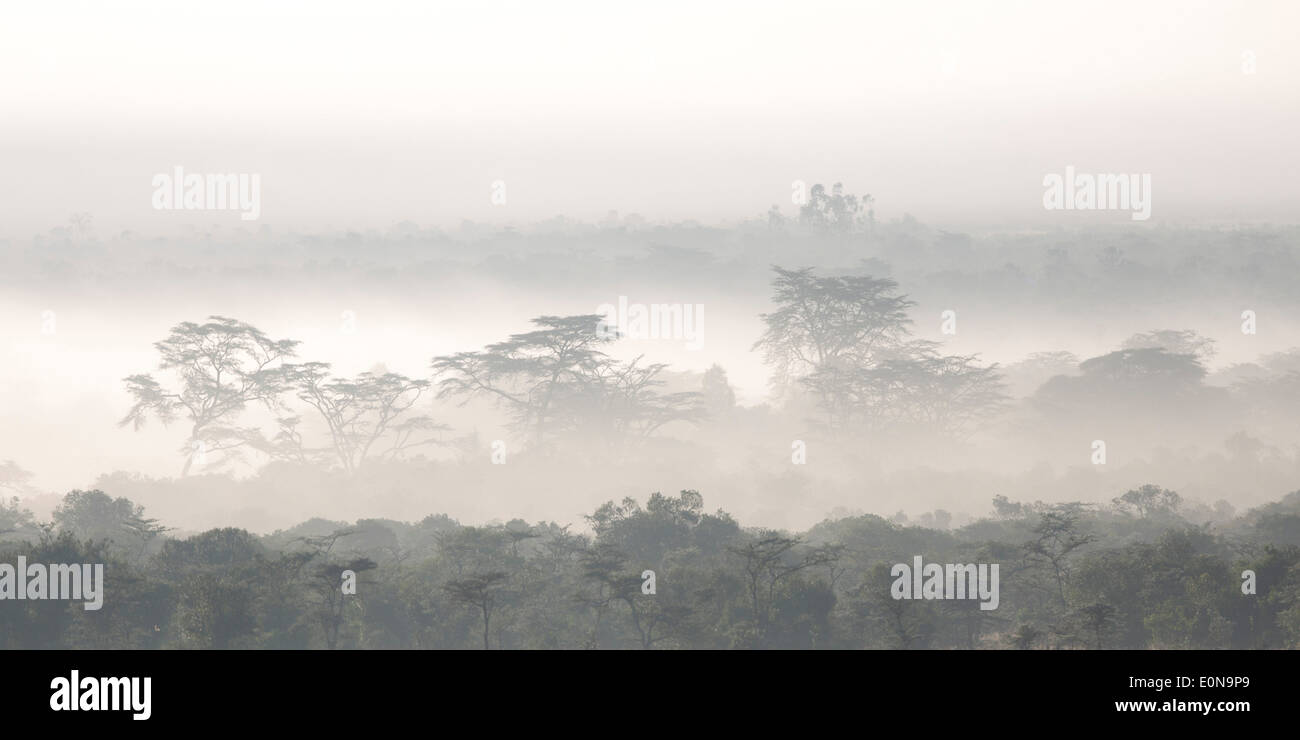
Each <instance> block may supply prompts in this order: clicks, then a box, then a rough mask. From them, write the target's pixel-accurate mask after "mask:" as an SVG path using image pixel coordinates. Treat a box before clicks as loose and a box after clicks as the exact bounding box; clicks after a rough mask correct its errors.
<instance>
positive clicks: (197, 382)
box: [119, 316, 298, 475]
mask: <svg viewBox="0 0 1300 740" xmlns="http://www.w3.org/2000/svg"><path fill="white" fill-rule="evenodd" d="M297 345H298V342H296V341H293V340H289V339H271V338H270V337H268V336H267V335H266V334H264V333H263V332H262V331H261V330H259V329H257V328H256V327H254V326H251V325H249V324H246V323H244V322H242V321H237V320H235V319H231V318H226V317H224V316H209V317H208V320H207V321H206V322H205V323H202V324H196V323H194V322H190V321H186V322H183V323H180V324H177V325H176V326H174V327H172V329H171V333H170V334H168V335H167V338H166V339H164V340H162V341H160V342H156V343H155V344H154V347H155V348H157V350H158V353H159V355H161V360H160V361H159V363H158V369H159V370H162V371H166V372H169V373H170V374H172V375H173V376H174V380H175V384H174V385H171V386H166V385H164V384H163V383H161V382H159V381H158V380H156V379H155V378H154V377H153V375H151V374H147V373H146V374H140V375H131V376H128V377H127V378H125V379H124V382H125V383H126V388H127V391H128V392H129V393H130V394H131V395H132V396H133V397H134V398H135V405H134V406H132V407H131V410H130V412H128V413H127V415H126V416H125V417H124V418H123V419H122V421H121V422H119V425H121V426H125V425H127V424H131V425H132V426H133V428H135V429H139V428H140V427H141V426H143V425H144V423H145V421H146V420H147V419H148V418H149V417H150V416H154V417H156V418H157V419H158V420H159V421H161V422H163V424H168V423H170V422H172V421H175V420H176V419H177V418H184V419H185V420H186V421H188V422H189V424H190V433H189V439H188V440H186V443H185V446H184V447H183V448H182V452H183V454H185V465H184V467H183V468H182V469H181V475H187V474H188V473H189V471H190V467H191V465H193V463H194V454H193V452H194V450H195V449H196V445H202V450H203V451H204V452H205V453H207V452H219V451H222V450H230V449H234V448H236V447H240V446H243V445H245V444H247V443H248V441H249V439H250V433H255V430H247V429H239V428H237V427H234V426H232V424H233V423H234V421H235V419H236V418H237V417H238V416H239V414H240V412H242V411H243V410H244V408H245V407H247V406H248V404H250V403H260V404H263V405H265V406H266V407H268V408H274V407H275V405H276V404H277V403H278V398H279V396H280V394H281V393H283V392H284V391H285V390H286V388H287V383H288V378H287V373H286V368H285V366H284V361H285V360H286V359H288V358H291V357H293V356H294V351H295V347H297Z"/></svg>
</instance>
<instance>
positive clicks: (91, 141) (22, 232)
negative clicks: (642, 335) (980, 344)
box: [0, 2, 1300, 238]
mask: <svg viewBox="0 0 1300 740" xmlns="http://www.w3.org/2000/svg"><path fill="white" fill-rule="evenodd" d="M354 13H355V14H354ZM1297 21H1300V6H1298V5H1297V4H1296V3H1293V2H1241V3H1228V2H1144V3H1139V4H1134V3H1130V2H1093V3H1086V4H1078V5H1075V6H1072V7H1066V6H1065V5H1063V4H1058V3H1035V2H997V3H978V4H977V3H962V2H952V3H867V2H862V3H825V2H820V3H819V2H806V3H800V4H798V5H797V6H795V5H791V4H788V3H786V4H783V5H778V4H774V3H755V2H745V3H722V2H717V3H707V4H701V3H676V2H669V3H655V4H653V5H633V4H625V3H617V4H616V3H607V2H606V3H598V2H592V3H503V2H476V3H455V4H451V3H398V2H370V3H366V4H365V5H364V13H362V6H358V5H355V4H353V3H337V2H285V3H275V4H266V3H257V2H226V3H222V4H221V5H219V6H214V7H212V8H208V9H194V10H192V11H189V12H187V13H186V14H185V15H184V17H181V16H179V15H177V14H176V13H175V12H174V10H173V5H172V4H170V3H167V2H156V3H155V2H123V3H114V4H113V5H112V6H109V5H108V4H104V3H98V2H42V3H30V4H28V3H23V4H19V3H11V4H7V5H6V7H5V9H4V11H3V18H2V20H0V160H2V161H3V162H4V164H5V166H4V167H3V168H0V237H11V238H26V237H30V236H31V235H33V234H35V233H41V232H44V231H47V230H48V229H49V228H52V227H54V226H59V225H63V224H66V223H67V219H68V217H69V215H70V214H72V213H77V212H89V213H91V214H92V215H93V217H94V223H95V230H96V233H99V234H101V235H104V234H111V233H115V232H116V231H117V230H119V229H125V228H129V229H132V230H135V231H137V232H144V233H163V234H165V233H173V232H175V231H176V230H178V229H180V228H182V227H184V226H186V225H187V224H190V223H194V222H213V221H217V222H223V223H224V222H230V225H232V226H238V225H240V224H239V222H238V216H237V215H236V214H233V213H222V214H211V213H197V214H196V213H194V212H184V211H173V212H160V211H154V210H153V209H152V208H151V205H150V194H151V188H150V178H151V177H152V175H153V174H154V173H158V172H167V171H170V169H171V168H172V167H174V166H176V165H181V166H183V167H185V168H186V169H187V170H188V171H190V172H237V173H259V174H260V175H261V177H262V181H263V186H262V187H263V192H262V217H261V220H260V221H258V222H256V223H257V225H258V226H260V225H270V226H272V227H274V228H289V229H300V230H309V231H328V230H332V229H341V228H382V227H387V226H390V225H392V224H394V223H396V222H399V221H403V220H410V221H414V222H416V223H419V224H425V225H439V226H454V225H456V224H458V223H460V221H461V220H462V219H466V218H469V219H474V220H480V221H489V222H516V223H524V222H528V221H532V220H535V219H541V218H548V217H550V216H554V215H556V214H561V213H562V214H565V215H568V216H570V217H575V218H581V219H595V218H599V217H601V216H603V215H604V214H605V213H606V212H607V211H609V210H611V209H616V210H618V211H620V212H621V213H629V212H636V213H640V214H642V215H644V216H645V217H647V218H650V219H664V220H677V219H688V218H690V219H698V220H701V221H706V222H715V221H726V220H731V219H736V218H744V217H750V216H753V215H756V214H758V213H761V212H763V211H765V210H766V209H767V208H768V207H769V206H771V205H773V204H779V205H781V206H782V208H784V209H786V210H787V211H789V210H791V209H792V206H791V204H790V183H791V181H793V180H796V179H803V180H807V181H808V182H810V183H811V182H818V181H822V182H827V183H830V182H833V181H836V180H843V181H844V182H845V184H846V186H848V188H849V189H850V190H851V191H852V192H855V193H867V192H869V193H872V194H873V195H875V196H876V199H877V209H878V213H879V214H880V215H881V217H883V218H892V217H897V216H900V215H902V214H903V213H904V212H911V213H913V214H914V215H916V216H917V217H918V218H921V219H922V220H925V221H928V222H931V223H969V224H988V225H1001V224H1008V223H1014V224H1025V223H1030V222H1035V221H1041V222H1045V221H1047V220H1048V219H1049V218H1055V219H1059V218H1060V217H1062V215H1063V214H1059V213H1057V214H1050V215H1049V214H1046V213H1045V212H1044V210H1043V208H1042V205H1041V199H1042V189H1043V188H1042V179H1043V176H1044V175H1045V174H1047V173H1050V172H1062V171H1063V170H1064V168H1065V166H1066V165H1074V166H1075V167H1076V168H1077V169H1078V170H1079V171H1083V172H1090V171H1091V172H1144V173H1150V174H1151V175H1152V179H1153V189H1154V208H1153V221H1155V222H1160V221H1169V220H1173V221H1236V220H1248V221H1261V220H1287V219H1288V218H1289V217H1290V216H1292V215H1293V214H1294V213H1295V212H1296V206H1297V204H1298V203H1300V197H1298V189H1300V185H1297V184H1296V182H1295V180H1294V178H1293V177H1291V176H1290V175H1291V174H1292V173H1294V172H1295V171H1296V170H1297V169H1298V168H1300V162H1298V161H1297V153H1296V152H1297V150H1296V148H1295V147H1294V146H1292V145H1291V143H1292V138H1293V136H1294V132H1295V131H1296V130H1300V96H1297V95H1296V92H1295V91H1296V90H1297V89H1300V85H1298V83H1300V51H1297V49H1296V48H1295V45H1294V43H1293V39H1294V29H1295V28H1296V27H1297ZM1246 54H1249V55H1250V56H1251V58H1252V59H1253V60H1254V73H1253V74H1246V73H1244V71H1243V63H1244V61H1245V57H1244V56H1243V55H1246ZM495 180H501V181H504V182H505V183H506V185H507V188H508V190H507V192H508V202H507V204H506V205H505V206H493V205H492V203H491V202H490V194H491V193H490V186H491V183H492V182H493V181H495ZM1070 216H1072V217H1075V218H1080V219H1084V218H1090V219H1092V220H1094V221H1095V220H1120V219H1124V218H1126V216H1125V215H1124V214H1116V213H1114V212H1110V213H1106V212H1102V213H1093V214H1070Z"/></svg>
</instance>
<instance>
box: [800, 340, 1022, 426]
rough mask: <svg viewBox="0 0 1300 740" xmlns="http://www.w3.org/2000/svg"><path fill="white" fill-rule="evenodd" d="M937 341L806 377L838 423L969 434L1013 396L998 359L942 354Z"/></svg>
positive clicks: (828, 366) (912, 343)
mask: <svg viewBox="0 0 1300 740" xmlns="http://www.w3.org/2000/svg"><path fill="white" fill-rule="evenodd" d="M937 346H938V345H936V344H935V343H934V342H924V341H921V342H910V343H908V344H907V345H906V346H905V347H902V348H900V349H899V350H898V351H895V352H891V353H889V355H888V356H885V357H883V358H882V359H881V360H880V362H878V363H877V364H875V365H871V366H867V367H859V366H847V367H845V366H842V365H826V366H823V367H821V368H818V369H817V370H816V371H815V372H814V373H812V374H811V375H809V376H808V377H807V378H805V379H804V380H803V384H804V385H805V386H807V387H808V388H810V389H812V390H814V391H815V392H817V393H818V394H819V395H820V396H821V397H822V398H824V399H833V402H830V401H828V402H826V403H824V404H823V405H824V406H825V407H826V410H827V412H828V414H829V415H830V419H831V423H832V424H833V425H838V426H844V425H851V424H860V425H864V426H866V427H868V428H871V429H875V430H877V431H880V430H884V429H887V428H897V427H900V426H910V427H924V428H928V429H931V430H935V431H938V432H941V433H944V434H948V435H950V436H953V437H958V438H960V437H964V436H966V435H967V434H968V433H970V432H971V431H972V430H973V428H974V426H975V425H976V424H977V423H978V422H979V421H980V420H981V419H984V418H986V417H988V416H989V415H991V414H993V413H995V412H996V411H998V410H999V409H1001V408H1003V407H1004V406H1005V404H1006V402H1007V401H1008V399H1009V397H1008V396H1007V394H1006V393H1005V391H1004V387H1005V386H1004V385H1003V383H1002V375H1001V373H1000V372H999V370H998V366H997V364H996V363H994V364H992V365H988V366H981V365H980V364H978V356H977V355H942V354H940V353H939V352H938V351H937Z"/></svg>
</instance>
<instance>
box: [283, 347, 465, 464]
mask: <svg viewBox="0 0 1300 740" xmlns="http://www.w3.org/2000/svg"><path fill="white" fill-rule="evenodd" d="M329 368H330V366H329V365H328V364H326V363H323V362H308V363H304V364H301V365H287V366H285V373H286V379H287V383H288V385H289V387H290V388H291V389H292V390H293V391H295V392H296V395H297V397H298V399H299V400H301V401H302V402H303V403H306V404H307V405H308V406H310V407H311V408H312V409H314V410H315V411H316V413H317V415H319V417H320V419H321V421H323V422H324V423H325V427H326V429H327V430H328V431H329V438H330V444H329V446H328V447H325V448H317V449H312V448H308V447H306V446H305V444H304V441H303V438H302V434H301V432H300V431H299V430H298V425H299V422H300V421H301V419H300V418H299V417H297V416H289V417H283V418H281V419H279V420H278V421H279V423H280V432H279V434H277V436H276V438H275V439H274V440H273V441H272V442H271V443H269V444H268V445H267V446H266V449H267V451H268V452H270V453H271V454H273V455H275V456H277V457H281V458H288V459H293V460H296V461H299V462H308V461H310V460H316V459H333V460H334V461H335V462H337V463H338V464H339V465H341V466H342V467H343V469H344V470H345V471H347V472H348V473H349V474H351V473H354V472H356V470H357V469H358V468H359V467H360V466H361V465H362V463H364V462H365V461H366V460H367V459H369V458H371V457H376V456H377V457H380V458H385V459H387V458H394V457H397V456H399V455H401V454H402V453H403V452H404V451H406V450H408V449H411V448H414V447H420V446H424V445H430V444H435V443H437V441H438V440H436V439H433V438H431V437H429V436H427V433H429V432H433V431H439V430H445V429H447V428H448V427H446V426H445V425H439V424H435V423H434V421H433V419H432V418H430V417H428V416H426V415H420V414H410V413H409V412H410V411H411V410H412V409H413V408H414V407H415V405H416V403H417V402H418V401H419V400H420V397H421V395H422V394H423V393H424V392H425V390H427V389H428V388H429V386H430V382H429V381H427V380H419V379H412V378H408V377H406V376H405V375H402V374H400V373H393V372H388V371H386V370H380V371H371V372H364V373H361V374H360V375H358V376H356V377H355V378H335V377H331V376H330V374H329ZM377 445H378V446H379V447H376V446H377Z"/></svg>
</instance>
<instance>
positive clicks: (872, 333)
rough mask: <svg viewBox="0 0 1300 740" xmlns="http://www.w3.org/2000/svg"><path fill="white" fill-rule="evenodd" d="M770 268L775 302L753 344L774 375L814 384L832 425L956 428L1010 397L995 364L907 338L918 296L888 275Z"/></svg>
mask: <svg viewBox="0 0 1300 740" xmlns="http://www.w3.org/2000/svg"><path fill="white" fill-rule="evenodd" d="M772 269H773V270H774V271H775V272H776V274H777V277H776V278H775V279H774V280H773V281H772V285H773V288H774V289H775V290H774V293H773V300H774V301H775V302H776V304H777V310H776V311H775V312H773V313H770V314H762V317H761V318H762V319H763V321H764V323H765V324H767V329H766V331H765V332H764V333H763V336H762V337H761V338H760V339H759V340H758V341H757V342H755V343H754V349H759V348H761V349H763V351H764V356H765V359H766V360H767V362H768V364H770V365H772V366H773V368H774V369H775V370H776V378H775V379H776V381H777V384H778V385H782V386H783V385H786V384H788V383H789V382H790V381H791V380H798V381H799V383H800V385H802V386H803V387H805V388H807V389H809V390H811V391H812V392H813V393H814V394H815V395H816V397H817V398H818V399H819V402H820V405H821V407H822V408H823V410H824V411H825V412H826V414H827V420H828V422H829V424H830V425H831V426H844V425H849V424H857V423H866V424H867V425H868V426H873V427H876V428H886V427H892V426H896V425H898V424H912V425H926V426H930V427H933V428H937V429H940V430H942V431H943V432H945V433H948V434H952V435H954V436H962V435H964V434H965V433H967V432H968V431H969V430H970V427H971V425H972V424H973V422H974V421H976V420H978V419H979V418H982V417H984V416H987V415H988V414H990V413H992V412H994V411H996V410H997V409H998V408H1000V407H1001V406H1002V404H1003V403H1004V401H1005V400H1006V396H1005V394H1004V392H1003V383H1002V375H1001V373H1000V372H999V370H998V367H997V365H996V364H995V365H990V366H980V365H979V364H978V362H977V360H978V357H977V356H976V355H943V354H940V353H939V351H938V347H939V345H938V344H936V343H934V342H926V341H909V340H908V338H909V335H910V331H909V329H908V326H909V325H910V324H911V319H909V318H908V317H907V310H908V309H909V308H911V307H912V306H914V305H915V303H914V302H913V301H911V300H909V299H908V298H907V297H906V296H904V295H900V294H898V292H897V291H898V284H897V283H895V282H894V281H892V280H888V279H878V278H873V277H870V276H847V277H816V276H814V275H813V273H812V268H804V269H801V270H785V269H782V268H780V267H773V268H772Z"/></svg>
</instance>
